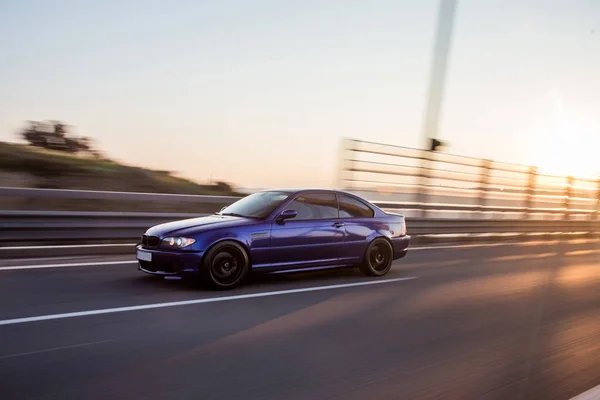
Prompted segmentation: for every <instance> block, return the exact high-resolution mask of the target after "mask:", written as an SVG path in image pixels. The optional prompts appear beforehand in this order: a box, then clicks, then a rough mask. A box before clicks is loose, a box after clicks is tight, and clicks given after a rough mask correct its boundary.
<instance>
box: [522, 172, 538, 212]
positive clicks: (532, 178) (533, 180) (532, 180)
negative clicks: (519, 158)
mask: <svg viewBox="0 0 600 400" xmlns="http://www.w3.org/2000/svg"><path fill="white" fill-rule="evenodd" d="M536 184H537V167H529V180H528V182H527V197H526V198H525V209H526V211H525V218H527V219H529V218H531V211H530V210H531V209H532V208H533V198H534V196H535V185H536Z"/></svg>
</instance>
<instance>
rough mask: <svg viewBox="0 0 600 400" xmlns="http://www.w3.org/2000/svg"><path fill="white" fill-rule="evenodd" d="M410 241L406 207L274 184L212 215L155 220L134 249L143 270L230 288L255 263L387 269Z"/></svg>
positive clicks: (288, 268)
mask: <svg viewBox="0 0 600 400" xmlns="http://www.w3.org/2000/svg"><path fill="white" fill-rule="evenodd" d="M409 242H410V236H408V235H407V234H406V223H405V220H404V216H403V215H400V214H392V213H387V212H384V211H383V210H381V209H379V208H378V207H376V206H375V205H373V204H371V203H370V202H368V201H366V200H364V199H362V198H360V197H358V196H355V195H353V194H350V193H345V192H340V191H333V190H296V191H292V190H290V191H288V190H268V191H262V192H258V193H254V194H251V195H249V196H247V197H244V198H242V199H241V200H238V201H237V202H235V203H233V204H232V205H230V206H228V207H225V208H224V209H223V210H221V212H219V213H216V214H214V215H210V216H205V217H200V218H192V219H186V220H182V221H175V222H169V223H165V224H161V225H157V226H154V227H152V228H150V229H148V230H147V231H146V233H145V234H144V235H143V237H142V243H141V244H139V245H138V246H137V248H136V251H137V259H138V261H139V266H138V268H139V270H140V271H143V272H146V273H148V274H153V275H161V276H174V277H185V276H196V277H201V278H202V279H204V280H206V281H207V282H209V283H210V284H212V286H214V287H215V288H218V289H232V288H234V287H236V286H238V285H240V284H241V283H242V282H243V281H244V279H245V278H246V277H247V275H248V273H249V272H250V271H251V270H252V271H261V272H268V273H273V272H275V273H281V272H292V271H307V270H316V269H326V268H341V267H358V268H360V270H361V271H362V272H363V273H364V274H365V275H368V276H382V275H385V274H386V273H387V272H388V271H389V270H390V268H391V266H392V261H393V260H396V259H399V258H402V257H404V256H405V255H406V253H407V251H408V244H409Z"/></svg>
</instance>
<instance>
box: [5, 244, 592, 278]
mask: <svg viewBox="0 0 600 400" xmlns="http://www.w3.org/2000/svg"><path fill="white" fill-rule="evenodd" d="M596 242H598V241H597V240H590V241H586V243H596ZM557 243H559V241H556V240H552V241H539V242H537V241H536V242H506V243H479V244H457V245H448V246H420V247H409V248H408V252H409V253H411V252H413V251H423V250H446V249H447V250H452V249H472V248H486V247H505V246H520V247H528V246H549V245H552V244H557ZM82 246H86V245H82ZM91 246H95V245H91ZM106 246H112V245H106ZM128 246H129V245H128ZM42 247H43V246H42ZM65 247H69V246H65ZM0 249H1V248H0ZM582 251H588V252H590V253H594V252H598V250H582ZM571 253H573V252H570V253H567V255H575V253H573V254H571ZM20 260H22V261H23V260H26V259H20ZM32 260H33V259H32ZM119 264H131V265H133V264H137V261H136V260H131V261H125V260H123V261H98V262H83V263H68V264H40V265H16V266H8V267H0V271H11V270H20V269H43V268H68V267H91V266H102V265H119Z"/></svg>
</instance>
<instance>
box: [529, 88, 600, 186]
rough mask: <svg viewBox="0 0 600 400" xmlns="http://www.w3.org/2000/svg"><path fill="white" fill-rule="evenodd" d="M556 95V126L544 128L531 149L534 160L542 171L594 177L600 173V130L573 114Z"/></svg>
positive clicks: (553, 173)
mask: <svg viewBox="0 0 600 400" xmlns="http://www.w3.org/2000/svg"><path fill="white" fill-rule="evenodd" d="M568 111H569V110H567V108H566V107H565V105H564V104H563V102H562V101H561V100H560V98H559V97H558V96H556V97H555V115H554V118H555V128H554V129H553V130H551V131H549V132H544V134H543V136H541V137H540V138H543V139H542V140H541V141H540V142H539V144H538V148H537V149H536V150H535V151H534V152H533V151H532V157H533V164H534V165H537V166H538V167H539V169H540V172H541V173H547V174H552V175H561V176H569V175H571V176H574V177H582V178H586V177H589V178H594V177H596V176H598V174H600V160H599V158H598V149H599V148H600V131H597V130H596V129H595V128H594V126H593V125H594V124H593V123H588V121H586V120H585V119H584V118H576V117H572V116H571V114H570V113H569V112H568Z"/></svg>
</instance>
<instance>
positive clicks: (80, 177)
mask: <svg viewBox="0 0 600 400" xmlns="http://www.w3.org/2000/svg"><path fill="white" fill-rule="evenodd" d="M0 186H9V187H31V188H52V189H81V190H107V191H123V192H149V193H181V194H199V195H220V196H224V195H236V193H234V192H233V191H232V190H231V188H230V187H229V186H228V185H227V184H217V185H199V184H197V183H194V182H192V181H189V180H186V179H182V178H178V177H175V176H173V175H171V174H170V173H169V172H168V171H153V170H148V169H143V168H138V167H133V166H127V165H123V164H120V163H118V162H115V161H112V160H108V159H94V158H89V157H82V156H77V155H73V154H68V153H63V152H56V151H48V150H44V149H41V148H36V147H31V146H26V145H20V144H13V143H3V142H0ZM216 208H219V207H216V206H214V205H206V204H195V203H181V204H172V203H166V204H159V203H156V202H148V201H144V202H135V201H104V200H65V199H44V198H16V197H0V209H3V210H11V209H12V210H79V211H164V212H212V211H216V210H215V209H216Z"/></svg>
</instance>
